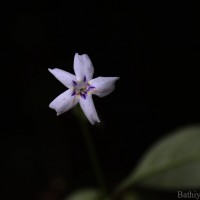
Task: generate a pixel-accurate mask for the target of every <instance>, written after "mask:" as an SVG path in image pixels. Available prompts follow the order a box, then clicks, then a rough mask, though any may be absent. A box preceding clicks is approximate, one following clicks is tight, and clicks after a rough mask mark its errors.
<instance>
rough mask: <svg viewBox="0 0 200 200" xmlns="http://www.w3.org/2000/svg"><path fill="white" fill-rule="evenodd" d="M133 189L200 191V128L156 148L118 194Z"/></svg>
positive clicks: (181, 131)
mask: <svg viewBox="0 0 200 200" xmlns="http://www.w3.org/2000/svg"><path fill="white" fill-rule="evenodd" d="M135 185H137V186H138V185H139V186H145V187H150V188H155V189H162V190H163V189H164V190H165V189H166V190H170V189H171V190H176V189H186V188H199V187H200V126H192V127H187V128H184V129H179V130H177V131H175V132H173V133H172V134H170V135H169V136H167V137H165V138H163V139H162V140H160V141H159V142H158V143H157V144H155V145H154V146H153V147H152V148H151V149H150V150H149V151H148V152H147V153H146V155H145V156H144V157H143V159H142V160H141V162H140V163H139V164H138V166H137V168H136V169H135V170H134V171H133V173H132V174H131V175H130V176H129V177H128V178H127V179H126V180H125V181H124V182H123V183H122V184H121V185H120V186H119V188H118V190H117V193H118V192H121V191H123V190H125V189H128V188H130V187H134V186H135Z"/></svg>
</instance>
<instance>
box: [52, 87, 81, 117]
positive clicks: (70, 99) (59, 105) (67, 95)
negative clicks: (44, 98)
mask: <svg viewBox="0 0 200 200" xmlns="http://www.w3.org/2000/svg"><path fill="white" fill-rule="evenodd" d="M72 93H73V91H72V90H71V89H69V90H67V91H65V92H63V93H62V94H60V95H59V96H58V97H56V98H55V99H54V100H53V101H52V102H51V103H50V104H49V107H50V108H52V109H54V110H55V111H56V112H57V115H60V114H62V113H64V112H67V111H68V110H70V109H71V108H73V107H74V106H75V105H76V104H77V103H78V100H77V98H75V97H74V96H72Z"/></svg>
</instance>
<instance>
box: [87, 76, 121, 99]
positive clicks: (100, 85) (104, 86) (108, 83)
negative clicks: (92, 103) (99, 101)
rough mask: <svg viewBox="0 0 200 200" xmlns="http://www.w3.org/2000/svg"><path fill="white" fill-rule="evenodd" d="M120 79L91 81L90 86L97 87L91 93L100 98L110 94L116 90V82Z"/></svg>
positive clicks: (101, 78)
mask: <svg viewBox="0 0 200 200" xmlns="http://www.w3.org/2000/svg"><path fill="white" fill-rule="evenodd" d="M118 79H119V77H101V76H99V77H97V78H95V79H92V80H91V81H89V83H90V85H91V86H93V87H95V88H94V89H93V90H92V91H91V92H92V94H96V95H97V96H99V97H104V96H106V95H108V94H110V93H111V92H112V91H113V90H114V89H115V81H117V80H118Z"/></svg>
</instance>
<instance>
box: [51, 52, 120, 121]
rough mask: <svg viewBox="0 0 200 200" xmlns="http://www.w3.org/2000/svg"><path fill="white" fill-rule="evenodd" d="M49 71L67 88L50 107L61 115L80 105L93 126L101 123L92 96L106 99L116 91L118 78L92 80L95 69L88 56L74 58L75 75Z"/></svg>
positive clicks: (54, 70)
mask: <svg viewBox="0 0 200 200" xmlns="http://www.w3.org/2000/svg"><path fill="white" fill-rule="evenodd" d="M49 71H50V72H51V73H52V74H53V75H54V76H55V77H56V78H57V79H58V80H59V81H60V82H61V83H62V84H63V85H65V86H66V87H67V88H69V89H68V90H66V91H65V92H63V93H62V94H60V95H59V96H58V97H57V98H55V99H54V100H53V101H52V102H51V103H50V104H49V107H50V108H52V109H54V110H55V111H56V112H57V115H60V114H62V113H64V112H66V111H68V110H70V109H71V108H73V107H74V106H76V104H77V103H79V104H80V106H81V108H82V110H83V112H84V113H85V115H86V117H87V118H88V120H89V121H90V123H91V124H94V123H95V122H100V120H99V117H98V115H97V112H96V109H95V106H94V103H93V100H92V94H95V95H97V96H99V97H104V96H106V95H108V94H110V93H111V92H112V91H113V90H114V89H115V81H116V80H118V79H119V78H118V77H101V76H100V77H97V78H94V79H92V77H93V73H94V68H93V65H92V62H91V60H90V58H89V57H88V55H86V54H83V55H79V54H78V53H76V54H75V56H74V72H75V74H76V76H75V75H73V74H71V73H69V72H66V71H64V70H62V69H58V68H55V69H49Z"/></svg>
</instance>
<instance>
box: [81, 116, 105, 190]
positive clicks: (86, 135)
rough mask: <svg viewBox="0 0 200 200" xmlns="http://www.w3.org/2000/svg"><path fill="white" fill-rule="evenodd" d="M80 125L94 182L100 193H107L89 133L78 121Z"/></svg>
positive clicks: (82, 123) (82, 122)
mask: <svg viewBox="0 0 200 200" xmlns="http://www.w3.org/2000/svg"><path fill="white" fill-rule="evenodd" d="M80 125H81V129H82V133H83V138H84V140H85V144H86V147H87V150H88V154H89V157H90V160H91V164H92V167H93V170H94V174H95V177H96V181H97V183H98V185H99V187H100V188H101V189H102V191H103V192H104V193H107V189H106V184H105V181H104V178H103V173H102V170H101V168H100V163H99V160H98V158H97V155H96V152H95V147H94V144H93V142H92V138H91V135H90V131H89V129H88V126H87V124H86V123H85V122H84V121H83V120H80Z"/></svg>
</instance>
